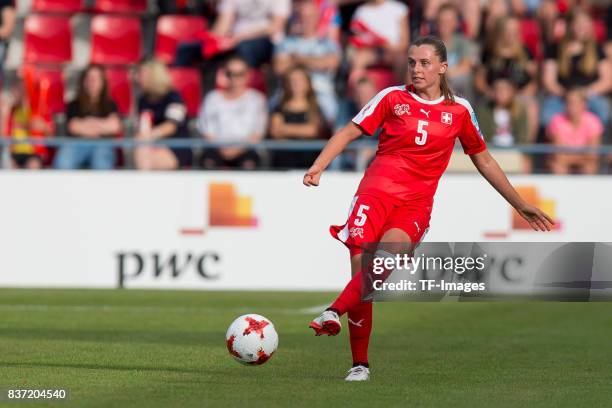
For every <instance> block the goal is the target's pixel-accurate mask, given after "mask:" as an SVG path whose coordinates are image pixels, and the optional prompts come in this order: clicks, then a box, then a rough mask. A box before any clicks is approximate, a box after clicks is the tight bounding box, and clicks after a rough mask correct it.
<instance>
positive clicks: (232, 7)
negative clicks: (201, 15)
mask: <svg viewBox="0 0 612 408" xmlns="http://www.w3.org/2000/svg"><path fill="white" fill-rule="evenodd" d="M235 11H236V1H235V0H221V1H220V2H219V5H218V6H217V12H218V13H219V14H221V13H233V12H235Z"/></svg>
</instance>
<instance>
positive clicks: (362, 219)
mask: <svg viewBox="0 0 612 408" xmlns="http://www.w3.org/2000/svg"><path fill="white" fill-rule="evenodd" d="M369 209H370V206H368V205H364V204H361V205H360V206H359V209H358V210H357V217H358V218H355V222H354V224H355V225H356V226H358V227H363V226H364V224H365V223H366V220H367V219H368V215H367V214H365V213H364V211H367V210H369Z"/></svg>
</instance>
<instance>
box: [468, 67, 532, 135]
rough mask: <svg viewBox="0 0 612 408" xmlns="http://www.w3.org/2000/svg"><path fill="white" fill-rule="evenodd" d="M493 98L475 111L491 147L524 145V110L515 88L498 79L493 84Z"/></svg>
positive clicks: (526, 133)
mask: <svg viewBox="0 0 612 408" xmlns="http://www.w3.org/2000/svg"><path fill="white" fill-rule="evenodd" d="M492 89H493V98H492V99H491V100H490V101H488V102H487V103H486V104H479V105H478V106H477V107H476V111H477V117H478V120H479V123H480V128H481V129H482V132H483V134H484V135H485V137H486V138H487V142H490V143H492V144H493V146H499V147H510V146H514V145H515V144H524V143H528V142H529V139H528V132H527V121H528V119H527V108H526V106H525V105H524V104H523V103H522V102H521V100H520V99H519V98H517V97H516V92H517V90H516V86H515V85H514V84H513V83H512V82H511V81H509V80H507V79H503V78H499V79H496V80H495V81H494V82H493V86H492Z"/></svg>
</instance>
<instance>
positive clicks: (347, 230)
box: [304, 36, 553, 381]
mask: <svg viewBox="0 0 612 408" xmlns="http://www.w3.org/2000/svg"><path fill="white" fill-rule="evenodd" d="M408 68H409V75H410V78H411V80H412V85H410V86H394V87H390V88H386V89H384V90H383V91H381V92H380V93H378V95H376V96H375V97H374V98H373V99H372V100H371V101H370V103H368V104H367V105H366V106H365V107H364V108H363V109H362V110H361V112H359V113H358V114H357V116H355V118H353V120H352V122H351V123H349V124H348V125H346V126H345V127H344V128H342V129H341V130H340V131H338V132H337V133H336V134H335V135H334V136H333V137H332V138H331V139H330V140H329V142H328V143H327V145H326V146H325V148H324V149H323V151H322V152H321V154H320V155H319V156H318V158H317V159H316V160H315V162H314V164H313V165H312V167H310V169H308V171H307V173H306V175H305V176H304V184H305V185H306V186H317V185H319V179H320V178H321V174H322V173H323V170H324V169H325V168H326V167H327V166H328V165H329V163H330V162H331V161H332V160H333V159H334V158H335V157H336V156H337V155H338V154H339V153H340V152H342V151H343V149H344V148H345V147H346V146H347V145H348V144H349V143H350V142H351V141H353V140H355V139H357V138H358V137H359V136H360V135H362V134H363V133H364V132H365V133H366V134H368V135H372V134H373V133H374V132H375V131H376V129H377V128H381V129H382V130H381V132H380V136H379V145H378V151H377V153H376V157H375V159H374V161H373V162H372V163H371V164H370V166H369V167H368V169H367V170H366V172H365V175H364V177H363V179H362V180H361V183H360V184H359V187H358V189H357V193H356V195H355V197H354V198H353V202H352V204H351V210H350V215H349V218H348V221H347V222H346V224H345V225H343V226H333V227H331V229H330V231H331V233H332V235H333V236H334V237H335V238H336V239H338V240H340V241H342V242H343V243H344V244H345V245H346V246H347V247H348V248H349V251H350V254H351V270H352V273H353V278H352V279H351V281H350V282H349V283H348V285H347V286H346V287H345V289H344V290H343V291H342V293H340V295H339V296H338V298H337V299H336V301H335V302H334V303H333V304H332V305H331V307H330V308H328V309H327V310H326V311H324V312H323V313H322V314H321V315H320V316H319V317H317V318H315V319H314V320H313V321H312V322H311V323H310V327H311V328H313V329H314V330H315V333H316V335H318V336H319V335H322V334H327V335H330V336H335V335H336V334H338V333H339V332H340V328H341V325H340V316H342V315H343V314H344V313H347V312H348V322H349V337H350V343H351V352H352V356H353V368H351V369H350V370H349V375H348V376H347V377H346V380H347V381H363V380H368V379H369V376H370V370H369V365H368V343H369V339H370V332H371V330H372V303H371V302H365V301H362V294H363V293H362V274H363V273H369V271H367V270H365V268H367V266H362V265H361V254H362V252H363V249H364V246H366V244H368V243H384V245H383V246H384V248H383V249H384V251H386V253H387V254H388V255H390V256H393V254H400V255H401V254H411V253H412V251H413V250H414V248H415V246H416V245H417V244H418V243H419V242H420V241H421V239H422V237H423V235H424V233H425V231H426V230H427V228H428V226H429V218H430V214H431V210H432V206H433V196H434V193H435V191H436V188H437V185H438V181H439V179H440V176H441V175H442V173H443V172H444V170H445V169H446V166H447V165H448V162H449V160H450V157H451V153H452V151H453V146H454V145H455V140H456V138H459V141H460V142H461V145H462V146H463V150H464V152H465V153H466V154H468V155H470V158H471V159H472V162H473V163H474V165H475V166H476V168H477V169H478V171H479V172H480V174H482V175H483V176H484V178H485V179H486V180H487V181H488V182H489V183H490V184H491V185H492V186H493V187H494V188H495V189H496V190H497V191H498V192H499V193H500V194H501V195H502V196H503V197H504V198H505V199H506V201H508V203H510V205H512V206H513V207H514V208H515V209H516V210H517V211H518V213H519V214H520V215H521V216H522V217H523V218H525V219H526V220H527V221H528V222H529V224H530V225H531V227H532V228H533V229H534V230H536V231H538V230H539V231H546V230H550V227H551V225H552V224H553V221H552V220H551V219H550V217H549V216H548V215H546V214H545V213H543V212H542V211H541V210H540V209H538V208H536V207H534V206H531V205H529V204H528V203H526V202H525V201H524V200H523V199H522V198H521V197H520V196H519V195H518V193H517V192H516V190H515V189H514V188H513V187H512V185H511V184H510V182H509V181H508V179H507V178H506V175H505V174H504V172H503V171H502V170H501V168H500V167H499V165H498V164H497V162H496V161H495V159H493V157H491V155H490V154H489V152H488V151H487V148H486V145H485V143H484V141H483V136H482V134H481V133H480V129H479V127H478V122H477V121H476V116H475V114H474V110H473V109H472V107H471V106H470V104H469V102H468V101H467V100H465V99H463V98H459V97H457V96H454V95H453V93H452V91H451V89H450V88H449V86H448V83H447V79H446V70H447V68H448V63H447V59H446V47H445V46H444V43H443V42H442V41H441V40H440V39H438V38H437V37H433V36H427V37H423V38H420V39H417V40H416V41H415V42H414V43H413V44H412V46H411V47H410V48H409V51H408ZM383 246H381V248H382V247H383ZM390 252H392V253H390ZM377 256H378V251H377Z"/></svg>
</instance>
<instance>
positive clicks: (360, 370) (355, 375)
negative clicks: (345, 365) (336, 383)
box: [344, 365, 370, 381]
mask: <svg viewBox="0 0 612 408" xmlns="http://www.w3.org/2000/svg"><path fill="white" fill-rule="evenodd" d="M348 373H349V374H348V375H347V376H346V378H345V379H344V380H345V381H368V380H369V379H370V369H369V368H368V367H364V366H360V365H359V366H357V367H353V368H351V369H350V370H349V371H348Z"/></svg>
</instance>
